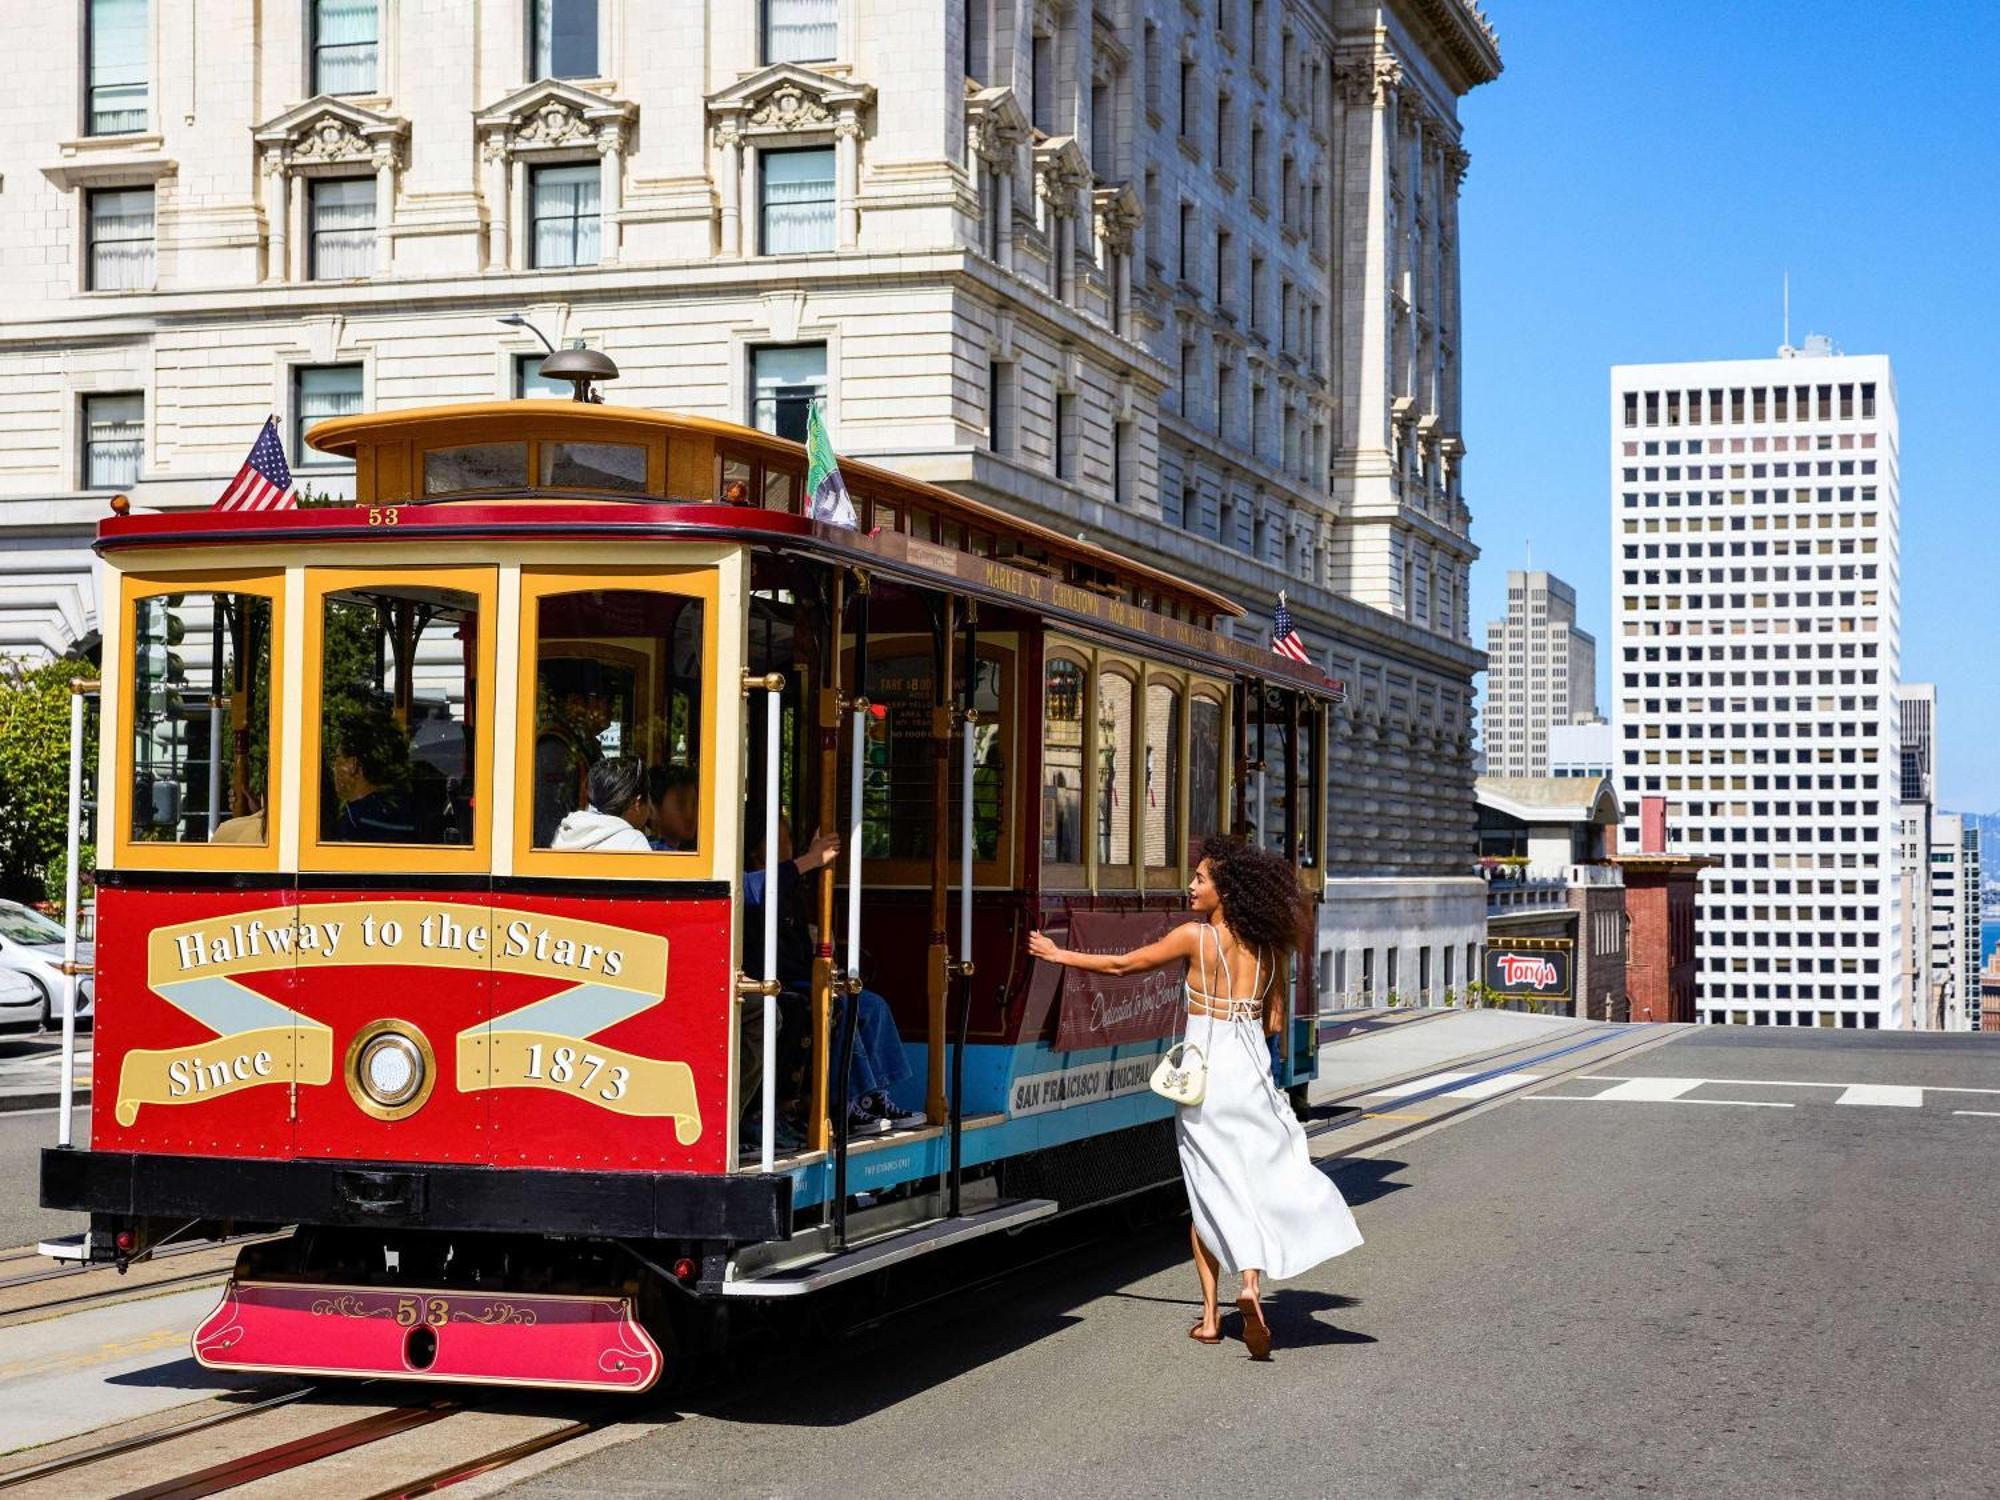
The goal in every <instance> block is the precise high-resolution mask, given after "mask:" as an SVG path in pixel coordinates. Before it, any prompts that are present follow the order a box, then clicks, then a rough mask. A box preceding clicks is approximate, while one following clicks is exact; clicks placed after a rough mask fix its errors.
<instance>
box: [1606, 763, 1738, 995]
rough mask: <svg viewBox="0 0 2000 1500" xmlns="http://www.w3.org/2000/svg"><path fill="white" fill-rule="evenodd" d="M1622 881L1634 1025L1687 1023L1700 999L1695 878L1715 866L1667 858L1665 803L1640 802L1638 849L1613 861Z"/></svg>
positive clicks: (1689, 857) (1708, 860)
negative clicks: (1642, 1023)
mask: <svg viewBox="0 0 2000 1500" xmlns="http://www.w3.org/2000/svg"><path fill="white" fill-rule="evenodd" d="M1611 862H1612V863H1613V864H1615V865H1616V866H1617V867H1618V868H1619V870H1620V871H1621V872H1623V874H1624V878H1625V916H1626V922H1627V942H1626V951H1625V988H1626V992H1627V993H1628V994H1629V995H1630V996H1631V1000H1632V1012H1631V1015H1630V1016H1629V1017H1628V1019H1630V1020H1634V1021H1689V1022H1691V1021H1694V1020H1696V1019H1698V1009H1699V1007H1698V1006H1697V1005H1696V1003H1695V1002H1696V1000H1697V999H1698V998H1699V996H1700V974H1699V970H1698V968H1697V966H1696V963H1695V921H1696V916H1697V913H1698V912H1699V910H1700V905H1699V902H1698V901H1697V900H1696V895H1697V888H1698V887H1699V885H1700V883H1701V873H1702V871H1704V870H1707V869H1710V868H1713V867H1714V866H1716V865H1718V864H1720V863H1721V861H1720V860H1718V859H1715V858H1712V857H1710V856H1707V855H1701V854H1669V853H1668V852H1667V820H1666V800H1665V799H1664V798H1661V797H1647V798H1644V799H1642V803H1641V806H1640V809H1639V849H1638V851H1637V852H1636V853H1632V854H1619V855H1614V856H1613V857H1612V861H1611Z"/></svg>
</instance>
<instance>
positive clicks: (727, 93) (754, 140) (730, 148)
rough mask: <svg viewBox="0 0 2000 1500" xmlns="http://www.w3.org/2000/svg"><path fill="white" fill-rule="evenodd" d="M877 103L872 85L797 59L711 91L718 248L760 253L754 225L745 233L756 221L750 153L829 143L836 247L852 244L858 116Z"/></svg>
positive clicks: (856, 239)
mask: <svg viewBox="0 0 2000 1500" xmlns="http://www.w3.org/2000/svg"><path fill="white" fill-rule="evenodd" d="M874 102H875V89H874V87H873V85H871V84H865V83H850V82H848V81H847V80H846V79H843V78H836V77H833V76H832V75H831V74H828V73H822V72H819V71H818V70H817V69H814V68H807V67H802V66H800V65H799V64H798V63H773V64H772V65H771V66H769V67H766V68H759V69H758V70H757V71H756V72H754V73H752V74H750V75H749V76H748V77H747V78H743V79H739V80H738V81H737V82H736V83H735V84H733V85H731V86H730V87H729V88H726V89H723V90H721V91H719V92H717V93H714V94H710V95H709V96H708V117H709V121H710V124H711V132H710V139H711V141H712V142H713V143H714V146H715V148H716V150H717V151H718V152H719V153H720V154H721V158H722V159H721V161H720V162H719V163H718V164H717V167H716V169H715V175H716V180H717V186H718V187H719V188H720V189H721V229H722V233H721V246H720V252H721V254H723V255H726V256H739V255H754V254H756V253H757V246H756V245H755V243H754V241H755V238H756V237H755V234H754V232H746V226H754V225H755V223H756V220H757V212H756V189H755V187H754V181H755V179H754V177H747V176H746V172H747V171H754V169H755V166H756V163H755V162H754V161H753V160H751V159H750V153H751V152H754V151H758V150H763V149H767V148H782V147H792V146H824V145H826V144H828V143H831V144H832V146H833V148H834V150H833V155H834V167H833V204H834V247H835V248H836V249H839V250H852V249H854V248H855V246H856V245H858V244H859V243H860V240H861V203H860V199H861V136H862V123H861V119H862V116H863V115H864V114H865V113H866V112H867V111H868V109H869V108H870V106H872V105H873V104H874ZM746 148H748V149H747V150H746ZM746 205H747V208H746Z"/></svg>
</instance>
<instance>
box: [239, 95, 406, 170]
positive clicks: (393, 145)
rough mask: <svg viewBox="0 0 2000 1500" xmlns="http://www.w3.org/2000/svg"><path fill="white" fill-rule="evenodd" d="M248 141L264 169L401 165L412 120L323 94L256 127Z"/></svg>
mask: <svg viewBox="0 0 2000 1500" xmlns="http://www.w3.org/2000/svg"><path fill="white" fill-rule="evenodd" d="M252 138H253V139H254V140H255V141H256V142H257V147H258V149H259V151H261V152H262V153H263V155H264V160H265V163H266V167H267V169H275V168H277V167H285V168H292V167H315V166H329V165H344V164H346V163H350V162H366V163H370V164H373V165H376V166H381V165H385V164H390V165H401V163H402V159H403V151H404V149H405V147H406V146H407V145H408V144H409V139H410V122H409V121H408V120H405V119H403V118H401V117H400V116H397V115H385V114H381V113H379V112H378V111H376V110H372V109H363V108H362V107H361V106H360V105H358V104H352V103H349V102H348V101H347V100H345V99H336V98H334V97H332V96H331V95H327V94H321V95H320V96H319V97H317V98H314V99H308V100H306V102H305V103H303V104H301V105H298V106H296V107H295V108H292V109H288V110H286V111H285V112H284V113H283V114H281V115H279V116H278V117H277V118H276V119H274V120H270V121H268V122H266V123H265V124H263V125H259V126H258V127H257V128H256V129H255V130H254V131H253V132H252Z"/></svg>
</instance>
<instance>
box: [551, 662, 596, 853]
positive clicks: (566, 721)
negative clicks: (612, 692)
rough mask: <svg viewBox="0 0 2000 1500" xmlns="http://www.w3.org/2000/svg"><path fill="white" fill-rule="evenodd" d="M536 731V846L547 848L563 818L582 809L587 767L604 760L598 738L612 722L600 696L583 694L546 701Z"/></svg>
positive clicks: (587, 773) (578, 693)
mask: <svg viewBox="0 0 2000 1500" xmlns="http://www.w3.org/2000/svg"><path fill="white" fill-rule="evenodd" d="M540 719H541V722H540V724H539V725H538V726H537V728H536V731H535V820H534V833H535V847H536V848H537V849H547V848H549V847H550V840H552V839H553V838H554V837H555V836H556V829H557V827H558V826H560V825H561V823H562V821H563V819H564V818H566V817H568V816H569V814H571V813H573V812H575V811H576V810H577V808H578V807H579V806H581V805H582V803H583V800H584V797H585V795H586V782H587V778H588V777H589V774H590V768H591V767H592V766H593V765H595V764H596V763H597V762H599V761H600V760H602V759H603V758H604V748H603V746H602V745H601V744H600V743H599V741H598V736H599V735H600V734H602V733H603V732H604V729H605V727H606V726H607V725H609V724H610V722H611V708H610V705H609V704H607V703H606V702H605V701H604V698H603V697H602V695H600V694H597V693H588V692H583V691H580V690H579V691H573V692H567V693H564V694H563V696H562V698H561V699H560V700H545V701H544V702H543V704H542V707H541V713H540Z"/></svg>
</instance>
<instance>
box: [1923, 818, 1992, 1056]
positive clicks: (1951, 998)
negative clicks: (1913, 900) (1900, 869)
mask: <svg viewBox="0 0 2000 1500" xmlns="http://www.w3.org/2000/svg"><path fill="white" fill-rule="evenodd" d="M1979 886H1980V879H1979V825H1978V824H1977V823H1976V822H1974V821H1973V820H1972V819H1971V818H1967V817H1962V816H1960V815H1959V814H1958V813H1945V812H1941V813H1935V814H1933V815H1932V818H1931V905H1930V955H1931V976H1930V977H1931V984H1932V987H1933V988H1934V989H1935V991H1936V992H1937V993H1938V995H1939V996H1940V998H1941V1002H1942V1003H1941V1005H1940V1007H1939V1009H1940V1010H1941V1012H1942V1016H1941V1020H1940V1022H1939V1024H1940V1025H1941V1026H1942V1027H1943V1029H1944V1030H1946V1031H1977V1030H1979V1029H1980V1014H1981V1010H1982V1008H1983V1007H1982V1004H1981V1001H1982V998H1983V997H1982V995H1981V991H1980V983H1979V948H1980V944H1979Z"/></svg>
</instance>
